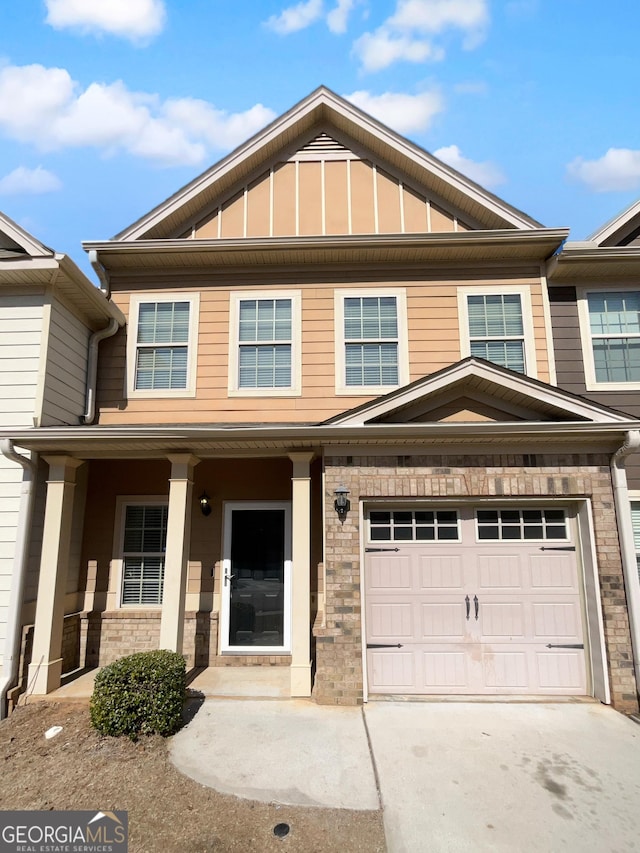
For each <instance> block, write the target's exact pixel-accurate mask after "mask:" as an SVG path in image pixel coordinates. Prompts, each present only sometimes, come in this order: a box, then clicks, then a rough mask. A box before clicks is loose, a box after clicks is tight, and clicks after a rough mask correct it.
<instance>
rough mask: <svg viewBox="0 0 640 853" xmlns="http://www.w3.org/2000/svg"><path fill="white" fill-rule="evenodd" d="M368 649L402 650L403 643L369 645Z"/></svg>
mask: <svg viewBox="0 0 640 853" xmlns="http://www.w3.org/2000/svg"><path fill="white" fill-rule="evenodd" d="M367 648H368V649H401V648H402V643H367Z"/></svg>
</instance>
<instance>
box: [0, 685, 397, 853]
mask: <svg viewBox="0 0 640 853" xmlns="http://www.w3.org/2000/svg"><path fill="white" fill-rule="evenodd" d="M51 726H62V732H61V733H60V734H58V735H57V736H56V737H54V738H52V739H51V740H47V739H46V738H45V737H44V733H45V731H47V729H49V728H50V727H51ZM0 808H1V809H3V810H4V809H26V810H32V809H37V810H47V809H87V810H92V811H93V810H95V811H98V810H101V811H114V810H120V809H124V810H126V811H127V812H128V815H129V850H130V853H156V851H158V853H174V851H175V853H178V851H180V853H183V851H188V853H208V851H216V853H222V851H242V853H253V851H255V853H270V851H296V853H298V851H300V853H316V851H317V853H333V851H335V853H338V851H340V853H351V852H352V851H353V853H357V852H358V851H366V853H383V851H384V850H385V849H386V848H385V842H384V830H383V825H382V815H381V813H380V812H370V811H367V812H362V811H348V810H343V809H323V808H310V807H299V806H283V805H277V804H275V803H273V804H272V803H257V802H253V801H251V800H242V799H238V798H237V797H232V796H228V795H225V794H220V793H218V792H217V791H214V790H212V789H211V788H205V787H203V786H202V785H199V784H198V783H197V782H194V781H193V780H191V779H188V778H187V777H186V776H183V775H182V774H181V773H179V772H178V770H176V768H175V767H174V766H173V765H172V764H171V761H170V759H169V755H168V743H167V741H165V740H164V739H163V738H161V737H159V736H154V737H147V738H143V739H141V740H139V741H138V742H137V743H132V742H131V741H130V740H128V739H126V738H110V737H102V736H100V735H98V734H97V732H95V731H94V730H93V729H92V728H91V724H90V721H89V710H88V706H87V705H86V704H80V703H44V702H42V703H34V704H32V705H28V706H26V707H23V708H18V709H17V710H16V711H15V712H14V713H13V714H12V715H11V716H10V717H9V718H8V719H6V720H2V721H1V722H0ZM282 823H285V824H288V825H289V827H290V831H289V833H288V834H287V835H286V836H285V837H278V836H276V835H275V834H274V828H275V827H276V825H278V824H282Z"/></svg>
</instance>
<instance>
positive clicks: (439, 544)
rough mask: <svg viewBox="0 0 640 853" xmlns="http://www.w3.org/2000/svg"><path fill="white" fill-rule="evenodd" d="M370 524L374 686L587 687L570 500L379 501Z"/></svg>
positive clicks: (427, 689)
mask: <svg viewBox="0 0 640 853" xmlns="http://www.w3.org/2000/svg"><path fill="white" fill-rule="evenodd" d="M365 522H366V524H365V528H366V529H365V537H366V538H365V549H364V550H365V561H364V588H365V607H366V643H367V671H368V689H369V692H370V693H384V694H394V693H395V694H422V695H429V694H434V695H437V694H476V695H480V694H488V695H491V694H521V695H573V696H577V695H585V694H586V693H587V689H588V683H587V665H586V660H587V658H586V656H585V649H584V633H585V632H584V629H583V621H584V620H583V605H582V598H581V588H582V579H581V573H580V571H579V564H578V552H577V550H576V527H575V520H574V518H573V517H572V514H571V511H570V510H569V509H568V508H562V507H558V506H557V505H547V506H538V507H533V506H518V507H514V506H490V505H486V504H485V505H483V506H481V507H469V506H467V507H453V508H437V509H435V508H434V509H431V508H425V507H411V508H408V507H407V508H404V507H403V508H389V509H386V508H382V507H375V508H371V509H370V510H369V511H368V512H367V513H366V517H365Z"/></svg>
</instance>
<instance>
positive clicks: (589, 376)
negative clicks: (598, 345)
mask: <svg viewBox="0 0 640 853" xmlns="http://www.w3.org/2000/svg"><path fill="white" fill-rule="evenodd" d="M623 291H625V292H631V293H638V292H640V287H639V286H638V285H629V284H627V285H620V286H609V287H604V288H603V287H578V288H576V298H577V301H578V318H579V321H580V338H581V341H582V360H583V363H584V380H585V386H586V389H587V391H638V390H640V382H598V381H597V380H596V366H595V360H594V358H593V346H592V337H591V320H590V318H589V303H588V300H587V297H588V295H589V294H590V293H621V292H623Z"/></svg>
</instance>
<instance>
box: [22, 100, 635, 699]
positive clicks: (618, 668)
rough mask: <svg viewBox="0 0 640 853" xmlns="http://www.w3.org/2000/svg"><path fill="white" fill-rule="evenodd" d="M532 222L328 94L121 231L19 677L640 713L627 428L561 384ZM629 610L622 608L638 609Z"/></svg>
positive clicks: (47, 450)
mask: <svg viewBox="0 0 640 853" xmlns="http://www.w3.org/2000/svg"><path fill="white" fill-rule="evenodd" d="M567 233H568V232H567V230H566V229H550V228H544V227H543V226H541V225H540V224H539V223H538V222H536V221H535V220H533V219H531V218H530V217H528V216H526V215H525V214H524V213H522V212H520V211H518V210H516V209H515V208H513V207H511V206H510V205H508V204H507V203H505V202H504V201H502V200H500V199H499V198H497V197H496V196H494V195H492V194H491V193H489V192H487V191H486V190H484V189H482V188H481V187H479V186H478V185H477V184H475V183H473V182H472V181H470V180H469V179H467V178H465V177H463V176H462V175H460V174H459V173H458V172H456V171H455V170H453V169H451V168H449V167H448V166H446V165H444V164H443V163H441V162H440V161H438V160H437V159H435V158H434V157H432V156H431V155H429V154H427V153H426V152H425V151H423V150H422V149H420V148H419V147H417V146H416V145H414V144H413V143H411V142H408V141H407V140H406V139H403V138H402V137H400V136H398V135H397V134H395V133H394V132H392V131H390V130H389V129H388V128H386V127H384V126H383V125H381V124H380V123H378V122H377V121H375V120H374V119H372V118H370V117H369V116H367V115H365V114H364V113H362V112H361V111H360V110H358V109H357V108H356V107H354V106H353V105H351V104H349V103H347V102H346V101H344V100H342V99H341V98H339V97H338V96H336V95H334V94H333V93H331V92H330V91H328V90H326V89H324V88H321V89H319V90H317V91H316V92H313V93H312V94H311V95H310V96H309V97H307V98H306V99H305V100H303V101H302V102H300V103H299V104H298V105H296V106H295V107H294V108H293V109H291V110H290V111H289V112H288V113H286V114H285V115H283V116H282V117H281V118H279V119H277V120H276V121H274V122H273V123H272V124H271V125H269V126H268V127H267V128H266V129H265V130H264V131H262V132H261V133H260V134H258V135H257V136H255V137H253V138H252V139H251V140H249V141H248V142H247V143H246V144H244V145H242V146H241V147H240V148H238V149H236V150H235V151H234V152H232V153H231V154H230V155H229V156H228V157H226V158H225V159H223V160H222V161H221V162H220V163H218V164H217V165H215V166H214V167H213V168H211V169H210V170H209V171H207V172H205V173H204V174H203V175H201V176H200V177H199V178H197V179H196V180H194V181H193V182H192V183H191V184H189V185H188V186H186V187H185V188H183V189H182V190H180V191H179V192H177V193H176V194H175V195H174V196H172V197H171V198H170V199H168V200H167V201H166V202H165V203H163V204H162V205H160V206H159V207H157V208H156V209H154V210H153V211H151V212H150V213H149V214H148V215H146V216H144V217H143V218H142V219H140V220H139V221H137V222H136V223H134V224H133V225H132V226H130V227H129V228H127V229H126V230H125V231H123V232H122V233H120V234H119V235H117V237H115V238H114V239H112V240H108V241H104V242H92V243H87V244H86V246H85V248H86V249H87V250H88V251H89V252H90V255H91V259H92V262H93V264H94V267H95V269H96V271H97V272H98V274H99V275H100V277H101V280H102V282H103V285H104V287H105V288H108V289H110V292H111V298H112V299H113V302H114V303H115V305H117V306H118V308H120V309H121V310H122V312H123V313H124V314H125V315H126V317H127V328H126V330H125V329H122V330H121V331H120V332H118V334H116V335H115V336H114V337H112V338H110V339H109V340H107V341H105V342H104V344H103V345H102V347H101V355H100V365H99V379H98V388H97V418H96V424H95V425H88V426H74V427H65V426H48V427H46V428H45V427H39V428H35V429H29V430H23V429H16V430H14V431H13V432H12V433H11V437H12V438H13V439H14V440H15V443H16V444H17V445H19V446H20V447H23V448H27V449H29V450H31V451H34V452H38V453H41V454H43V455H45V457H46V458H47V460H48V462H49V465H50V469H49V477H48V482H49V485H48V496H47V503H46V512H45V535H44V546H43V554H42V564H41V570H40V577H41V582H40V591H39V594H38V609H37V612H36V619H35V634H34V654H33V660H32V664H31V668H30V689H31V690H33V691H34V692H35V693H46V692H48V691H50V690H52V689H54V688H55V687H56V686H57V685H58V684H59V683H60V658H61V651H60V643H59V632H60V615H59V613H60V601H61V597H62V592H61V591H62V590H63V589H65V588H66V587H68V584H69V583H70V581H69V579H68V577H67V566H66V561H65V559H63V558H62V557H61V554H62V551H63V545H64V543H65V542H66V538H67V537H66V530H67V529H68V526H69V525H70V524H72V523H73V522H74V520H75V518H76V516H75V515H73V514H72V512H71V500H72V491H73V484H74V482H75V480H76V479H77V477H78V474H79V472H84V474H83V476H84V477H85V478H86V491H85V493H84V494H85V504H86V511H85V513H84V517H83V518H82V519H81V523H82V526H83V530H84V534H83V543H82V547H81V556H80V571H79V574H78V576H77V578H74V580H73V583H75V586H74V590H75V591H76V592H77V595H78V600H80V599H83V600H84V604H83V609H82V613H81V614H80V615H79V619H80V621H81V623H82V626H83V628H82V631H83V633H82V636H83V637H84V638H85V640H84V641H83V643H84V645H83V648H84V647H85V646H86V659H85V660H84V661H83V663H84V662H86V664H87V665H89V666H95V665H100V664H103V663H106V662H108V661H110V660H113V659H114V658H115V657H118V656H120V655H122V654H126V653H129V652H132V651H136V650H141V649H148V648H157V647H162V648H170V649H175V650H178V651H181V652H182V653H184V654H185V656H186V658H187V661H188V663H189V664H190V665H195V666H242V665H252V666H260V665H264V666H283V667H286V668H287V670H288V672H289V676H290V678H289V682H290V692H291V695H292V696H308V695H311V694H312V695H313V696H315V698H316V699H317V700H318V701H319V702H325V703H340V704H353V703H357V702H360V701H362V700H363V698H366V697H367V696H368V695H371V694H378V693H381V694H401V695H414V694H417V695H448V694H488V695H495V696H500V695H503V694H509V695H522V696H532V695H585V696H595V697H597V698H598V699H600V700H602V701H603V702H609V701H611V702H613V704H614V705H615V707H617V708H619V709H620V710H624V711H636V710H637V707H638V706H637V685H636V681H635V677H634V670H633V666H632V660H633V655H634V647H633V644H632V636H631V631H630V627H629V619H628V613H627V603H628V602H627V599H626V598H625V578H624V565H623V559H622V556H623V555H622V553H621V548H620V547H619V545H618V529H617V519H616V514H617V513H619V512H620V511H621V509H620V508H621V506H623V505H624V508H625V512H626V503H625V502H626V500H627V493H626V490H625V482H624V468H623V457H624V454H625V453H626V450H620V449H621V448H625V447H626V445H627V443H628V442H629V441H631V440H632V439H633V435H635V433H634V430H636V429H637V428H638V427H639V426H640V423H639V422H638V421H637V420H636V419H635V418H634V417H632V416H631V415H628V414H626V413H621V412H619V411H617V409H615V408H611V407H610V406H606V405H603V404H602V403H600V402H597V401H592V400H588V399H586V398H585V397H584V396H577V395H575V394H574V393H572V391H571V390H561V389H559V388H558V387H556V364H555V355H554V349H553V341H552V334H551V311H550V305H549V298H548V292H547V280H546V264H547V261H548V259H549V258H551V257H552V256H553V255H554V254H555V253H556V252H557V251H558V249H559V248H560V247H561V245H562V243H563V241H564V240H565V239H566V237H567ZM631 604H632V602H631V600H629V606H631Z"/></svg>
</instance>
